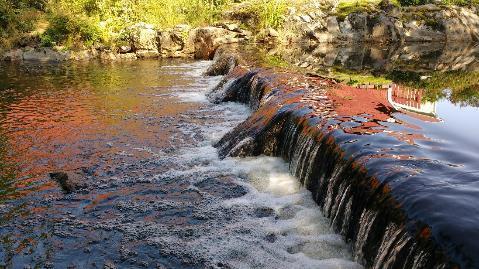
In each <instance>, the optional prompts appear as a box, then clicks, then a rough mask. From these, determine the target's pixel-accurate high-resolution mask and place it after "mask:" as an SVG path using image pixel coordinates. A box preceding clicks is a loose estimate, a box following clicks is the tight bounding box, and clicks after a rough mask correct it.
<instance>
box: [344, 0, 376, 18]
mask: <svg viewBox="0 0 479 269" xmlns="http://www.w3.org/2000/svg"><path fill="white" fill-rule="evenodd" d="M379 3H380V0H342V1H340V2H339V4H338V6H337V9H336V16H338V18H339V19H340V20H344V19H345V18H346V17H347V16H348V15H349V14H351V13H357V12H371V11H374V10H377V9H378V5H379Z"/></svg>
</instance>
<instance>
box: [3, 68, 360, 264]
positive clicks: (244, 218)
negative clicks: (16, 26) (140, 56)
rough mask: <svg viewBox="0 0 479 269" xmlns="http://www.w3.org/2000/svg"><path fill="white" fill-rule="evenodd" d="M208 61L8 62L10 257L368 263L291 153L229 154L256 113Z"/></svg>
mask: <svg viewBox="0 0 479 269" xmlns="http://www.w3.org/2000/svg"><path fill="white" fill-rule="evenodd" d="M208 65H209V63H208V62H189V61H166V62H158V61H137V62H131V63H124V64H114V65H103V64H96V63H90V64H71V65H68V64H67V65H54V64H51V65H50V64H22V65H3V66H1V69H0V143H1V144H0V160H1V162H0V176H1V178H0V199H1V202H0V264H1V265H2V266H6V267H7V268H34V267H35V268H37V267H38V268H43V267H45V268H52V267H54V268H67V267H68V268H103V267H104V266H106V267H108V268H112V267H114V266H116V267H119V268H138V267H145V268H318V267H320V268H361V267H360V266H359V265H358V264H357V263H354V262H351V260H352V256H351V252H350V246H349V245H348V244H346V243H345V242H344V241H343V239H342V238H341V237H340V236H339V235H337V234H335V233H334V232H333V231H332V228H331V227H330V225H329V221H328V220H327V219H326V218H324V217H323V216H322V214H321V212H320V210H319V208H318V206H317V205H316V204H315V203H314V201H313V200H312V199H311V193H310V192H308V191H306V190H305V189H303V188H301V187H300V186H299V183H298V182H297V180H296V179H295V178H294V177H292V176H291V175H289V173H288V166H287V164H285V163H284V162H283V161H282V160H281V159H279V158H273V157H257V158H245V159H236V158H229V159H225V160H219V159H218V157H217V153H216V149H214V148H213V147H212V146H211V145H212V143H214V142H215V141H217V140H218V139H219V138H220V137H221V136H222V135H223V134H225V133H226V132H227V131H228V130H230V129H231V128H233V127H234V126H236V125H237V124H238V123H240V122H241V121H243V120H244V119H246V117H247V116H248V115H249V114H250V111H249V109H248V108H247V107H246V106H243V105H239V104H233V103H227V104H222V105H213V104H210V103H209V102H208V101H207V100H206V97H205V94H206V92H208V91H209V90H210V89H211V88H212V87H213V86H214V85H215V84H216V83H217V82H218V81H219V79H220V78H218V77H214V78H211V77H210V78H205V77H203V76H202V72H204V70H205V69H206V67H207V66H208ZM53 171H64V172H67V173H69V174H70V175H75V177H76V178H77V180H79V181H81V182H83V183H85V185H86V188H84V189H81V190H78V191H77V192H74V193H71V194H65V193H63V192H62V190H61V189H60V187H59V186H58V185H57V183H56V182H55V181H52V180H51V179H50V178H49V176H48V173H50V172H53Z"/></svg>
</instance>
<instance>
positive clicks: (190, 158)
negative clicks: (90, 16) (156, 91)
mask: <svg viewBox="0 0 479 269" xmlns="http://www.w3.org/2000/svg"><path fill="white" fill-rule="evenodd" d="M195 66H196V67H198V68H197V70H196V71H195V72H194V74H192V75H193V76H198V78H197V79H198V81H201V82H200V84H201V87H200V86H199V87H198V88H196V89H194V90H191V88H187V89H183V90H182V92H181V93H173V95H174V96H175V97H177V98H179V99H180V102H200V103H204V104H205V106H204V107H202V108H201V109H202V110H203V112H206V113H209V114H210V115H212V118H213V119H214V120H212V121H211V122H208V123H207V124H203V125H200V126H196V127H195V128H192V127H191V126H184V127H183V128H182V130H183V131H184V132H187V131H190V130H191V129H197V128H199V131H200V132H201V133H202V135H203V136H204V137H205V138H206V139H205V140H203V141H200V142H199V143H198V145H196V146H193V147H186V148H182V149H180V150H179V151H178V152H177V153H176V155H175V156H174V157H173V156H169V158H174V159H175V160H174V162H175V163H179V164H180V166H179V167H181V168H180V169H179V168H173V169H171V170H170V171H168V172H166V173H163V174H161V175H157V176H156V180H165V179H167V178H169V179H171V178H172V177H173V178H175V177H178V178H180V177H181V178H188V179H189V182H190V184H191V186H190V188H191V189H194V190H197V191H199V190H198V188H197V187H196V186H197V185H198V183H199V182H202V181H203V180H205V178H211V177H225V176H228V177H229V178H233V181H234V183H235V184H237V185H239V186H242V187H244V188H245V189H246V190H247V193H246V194H245V195H242V196H240V197H236V198H230V199H214V198H210V199H209V200H208V202H207V203H206V204H205V205H204V206H203V207H200V209H199V210H198V211H199V212H198V214H204V215H207V216H208V217H207V219H209V221H207V223H205V226H204V229H205V231H203V232H197V233H195V235H194V236H193V238H190V239H188V240H186V241H185V240H182V239H181V238H176V237H175V236H168V237H165V236H163V235H162V236H158V237H155V238H153V239H151V240H152V242H154V243H157V244H160V245H161V246H163V248H164V249H168V250H170V251H171V253H172V254H173V255H178V253H181V254H182V255H187V256H194V257H196V258H197V259H201V260H207V261H209V263H210V264H211V265H212V266H213V267H223V266H225V265H229V266H231V267H234V268H362V267H361V266H360V265H359V264H357V263H355V262H353V261H352V256H351V252H350V246H349V245H348V244H346V243H345V242H344V240H343V239H342V238H341V236H339V235H337V234H335V233H334V232H333V231H332V229H331V227H330V225H329V220H328V219H326V218H325V217H324V216H322V214H321V211H320V208H319V207H318V206H317V205H316V204H315V202H314V201H313V200H312V198H311V193H310V192H309V191H307V190H305V189H304V188H302V187H301V186H300V184H299V182H298V180H297V179H296V178H295V177H293V176H291V175H290V173H289V171H288V165H287V164H286V163H285V162H284V161H283V160H282V159H280V158H276V157H267V156H259V157H248V158H243V159H241V158H226V159H224V160H220V159H219V158H218V155H217V152H216V149H215V148H214V147H213V146H212V144H213V143H214V142H216V141H217V140H218V139H220V138H221V137H222V136H223V135H224V134H225V133H226V132H227V131H228V130H230V129H231V128H233V127H234V126H236V125H237V124H238V123H240V122H241V121H243V120H245V119H246V118H247V116H248V115H249V114H250V111H249V109H248V108H247V107H246V106H244V105H240V104H235V103H225V104H220V105H212V104H207V103H206V101H205V100H206V99H203V98H200V96H205V94H206V93H207V91H208V90H209V89H210V88H211V86H212V85H213V84H214V83H217V81H218V78H204V77H202V75H201V74H202V72H200V71H199V70H204V68H205V66H207V62H199V63H197V64H196V65H195ZM165 157H166V156H165ZM175 253H176V254H175Z"/></svg>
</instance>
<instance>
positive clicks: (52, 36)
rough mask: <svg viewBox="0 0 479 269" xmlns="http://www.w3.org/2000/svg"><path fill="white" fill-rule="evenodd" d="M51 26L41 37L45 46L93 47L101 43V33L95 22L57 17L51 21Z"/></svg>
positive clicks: (62, 16) (85, 19)
mask: <svg viewBox="0 0 479 269" xmlns="http://www.w3.org/2000/svg"><path fill="white" fill-rule="evenodd" d="M49 22H50V26H49V27H48V29H47V30H46V31H45V33H43V34H42V35H41V37H40V38H41V42H42V45H44V46H51V45H53V44H62V45H67V46H73V45H76V44H85V45H87V46H89V45H93V43H94V42H97V41H101V32H100V29H99V27H98V26H97V25H96V23H95V22H94V21H91V20H89V19H88V18H82V17H76V18H75V17H70V16H67V15H56V16H52V17H51V18H50V19H49Z"/></svg>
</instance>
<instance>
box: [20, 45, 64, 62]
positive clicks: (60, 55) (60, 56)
mask: <svg viewBox="0 0 479 269" xmlns="http://www.w3.org/2000/svg"><path fill="white" fill-rule="evenodd" d="M68 57H69V52H62V51H56V50H53V49H51V48H38V49H34V48H27V49H25V50H24V51H23V55H22V58H23V60H25V61H39V62H61V61H65V60H66V59H68Z"/></svg>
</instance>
